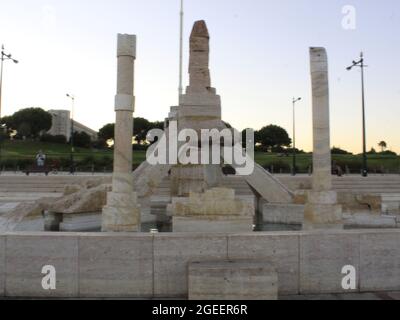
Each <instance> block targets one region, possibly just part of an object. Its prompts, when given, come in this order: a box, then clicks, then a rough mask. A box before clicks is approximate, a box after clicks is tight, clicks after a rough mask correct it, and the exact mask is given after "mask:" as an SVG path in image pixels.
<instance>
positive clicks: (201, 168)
mask: <svg viewBox="0 0 400 320" xmlns="http://www.w3.org/2000/svg"><path fill="white" fill-rule="evenodd" d="M209 58H210V35H209V32H208V28H207V25H206V23H205V21H203V20H201V21H196V22H195V24H194V26H193V29H192V32H191V35H190V58H189V86H188V87H187V88H186V92H185V94H183V95H181V96H180V101H179V108H178V110H177V111H178V112H177V118H178V131H179V132H182V131H184V130H185V129H192V130H195V131H196V132H197V134H198V137H201V130H202V129H209V130H212V129H218V130H222V129H223V127H222V126H221V124H222V111H221V97H220V96H219V95H217V93H216V89H215V88H213V87H211V76H210V68H209ZM202 142H203V145H206V144H209V139H207V141H202ZM218 142H219V141H218ZM197 145H198V143H196V147H197ZM198 150H199V153H200V152H201V149H198ZM199 162H200V161H199ZM221 179H222V168H221V166H220V165H212V164H210V165H203V164H201V163H199V164H190V165H180V164H178V165H177V166H174V167H173V168H172V172H171V180H172V196H179V197H187V196H189V194H190V192H198V193H202V192H204V191H205V190H207V189H210V188H214V187H218V186H219V184H220V181H221Z"/></svg>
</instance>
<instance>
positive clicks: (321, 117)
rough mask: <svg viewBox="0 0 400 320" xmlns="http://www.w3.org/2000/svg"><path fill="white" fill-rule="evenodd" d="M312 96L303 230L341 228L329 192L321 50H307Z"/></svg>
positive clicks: (326, 85) (325, 67)
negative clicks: (310, 173) (310, 174)
mask: <svg viewBox="0 0 400 320" xmlns="http://www.w3.org/2000/svg"><path fill="white" fill-rule="evenodd" d="M310 64H311V80H312V94H313V140H314V148H313V177H312V181H313V186H312V187H313V189H312V191H310V192H309V193H308V203H307V204H306V207H305V215H304V224H303V228H304V229H305V230H312V229H326V228H343V225H342V216H341V213H342V207H341V206H340V205H337V195H336V192H334V191H332V165H331V162H332V155H331V142H330V115H329V77H328V57H327V54H326V50H325V49H324V48H310Z"/></svg>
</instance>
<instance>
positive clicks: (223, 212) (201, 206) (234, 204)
mask: <svg viewBox="0 0 400 320" xmlns="http://www.w3.org/2000/svg"><path fill="white" fill-rule="evenodd" d="M172 212H173V215H174V216H177V217H198V216H200V217H208V218H210V217H213V216H224V217H229V216H232V217H235V216H249V217H252V216H253V215H254V212H255V208H254V204H253V203H249V202H248V201H242V200H236V199H235V190H233V189H226V188H214V189H211V190H207V191H206V192H205V193H191V194H190V196H189V198H174V199H173V203H172Z"/></svg>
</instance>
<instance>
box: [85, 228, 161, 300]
mask: <svg viewBox="0 0 400 320" xmlns="http://www.w3.org/2000/svg"><path fill="white" fill-rule="evenodd" d="M79 262H80V263H79V275H80V276H79V279H80V282H79V287H80V295H81V297H120V298H123V297H129V298H145V297H151V296H152V295H153V237H152V236H151V235H127V234H121V235H120V234H118V235H115V236H113V235H110V234H104V235H102V234H101V235H84V236H81V237H80V243H79Z"/></svg>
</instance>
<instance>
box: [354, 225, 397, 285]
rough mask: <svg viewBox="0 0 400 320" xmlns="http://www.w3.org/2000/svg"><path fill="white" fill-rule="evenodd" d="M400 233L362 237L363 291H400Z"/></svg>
mask: <svg viewBox="0 0 400 320" xmlns="http://www.w3.org/2000/svg"><path fill="white" fill-rule="evenodd" d="M399 244H400V232H399V231H386V232H385V231H379V232H373V231H371V232H369V233H366V234H362V235H361V244H360V246H361V248H360V257H361V266H360V274H361V275H360V277H361V291H363V292H374V291H400V246H399Z"/></svg>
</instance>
